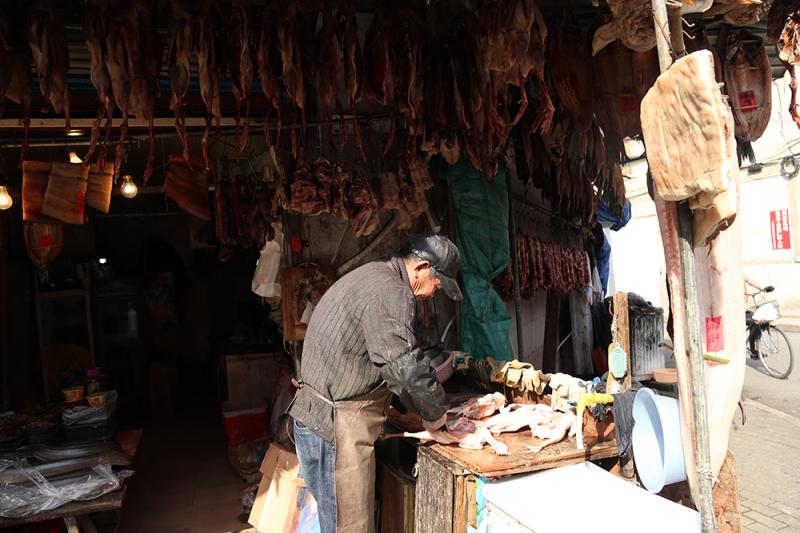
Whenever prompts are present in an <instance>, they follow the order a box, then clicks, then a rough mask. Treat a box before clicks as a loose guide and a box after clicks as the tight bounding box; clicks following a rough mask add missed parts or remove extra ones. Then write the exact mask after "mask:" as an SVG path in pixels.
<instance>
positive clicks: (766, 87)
mask: <svg viewBox="0 0 800 533" xmlns="http://www.w3.org/2000/svg"><path fill="white" fill-rule="evenodd" d="M723 72H724V77H725V89H726V91H727V93H728V103H729V104H730V105H731V108H732V109H733V118H734V123H735V133H736V139H737V142H738V144H739V146H738V152H739V160H740V161H741V160H742V159H749V160H750V161H754V160H755V155H754V154H753V149H752V147H751V146H750V141H755V140H756V139H758V138H760V137H761V135H762V134H763V133H764V130H766V129H767V125H768V124H769V118H770V114H771V113H772V83H771V82H772V69H771V68H770V65H769V57H767V50H766V48H765V47H764V41H763V40H762V39H761V38H759V37H756V36H755V35H753V34H751V33H749V32H748V31H746V30H741V31H738V32H736V34H735V35H734V36H733V37H731V38H730V39H729V40H728V47H727V49H726V51H725V60H724V63H723Z"/></svg>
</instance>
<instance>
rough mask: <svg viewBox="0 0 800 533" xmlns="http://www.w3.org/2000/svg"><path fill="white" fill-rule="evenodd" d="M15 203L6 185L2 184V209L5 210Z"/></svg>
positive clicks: (0, 201) (0, 195)
mask: <svg viewBox="0 0 800 533" xmlns="http://www.w3.org/2000/svg"><path fill="white" fill-rule="evenodd" d="M13 203H14V200H13V199H12V198H11V195H10V194H8V190H7V189H6V186H5V185H0V211H5V210H6V209H8V208H9V207H11V205H12V204H13Z"/></svg>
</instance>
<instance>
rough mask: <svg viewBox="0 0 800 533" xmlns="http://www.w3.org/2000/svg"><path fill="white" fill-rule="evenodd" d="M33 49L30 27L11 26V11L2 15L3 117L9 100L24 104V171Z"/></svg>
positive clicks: (0, 84)
mask: <svg viewBox="0 0 800 533" xmlns="http://www.w3.org/2000/svg"><path fill="white" fill-rule="evenodd" d="M32 61H33V59H32V57H31V47H30V45H29V44H28V28H27V27H26V26H24V25H19V24H17V25H15V24H11V23H10V17H9V16H8V11H6V12H5V13H0V71H2V72H0V116H2V113H3V110H4V106H5V103H6V102H5V100H6V99H8V100H10V101H12V102H14V103H16V104H21V105H22V125H23V134H22V135H23V136H22V149H21V150H20V155H19V160H18V163H17V165H18V166H19V167H20V168H22V163H23V161H24V160H25V157H26V155H27V151H28V131H29V127H30V117H31V99H32V97H33V81H32V78H31V63H32Z"/></svg>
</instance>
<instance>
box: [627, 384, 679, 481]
mask: <svg viewBox="0 0 800 533" xmlns="http://www.w3.org/2000/svg"><path fill="white" fill-rule="evenodd" d="M633 420H634V426H633V436H632V445H633V455H634V458H635V461H636V471H637V472H638V473H639V477H640V478H641V480H642V484H644V486H645V488H646V489H647V490H649V491H650V492H661V489H663V488H664V485H670V484H672V483H678V482H679V481H685V480H686V465H685V464H684V460H683V445H682V443H681V422H680V411H679V409H678V400H676V399H675V398H669V397H666V396H659V395H657V394H655V393H654V392H653V391H652V390H650V389H641V390H640V391H639V392H637V393H636V399H634V401H633Z"/></svg>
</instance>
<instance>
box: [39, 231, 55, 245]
mask: <svg viewBox="0 0 800 533" xmlns="http://www.w3.org/2000/svg"><path fill="white" fill-rule="evenodd" d="M55 242H56V240H55V239H54V238H53V236H52V235H50V234H49V233H45V234H44V235H42V236H41V237H39V246H40V247H41V248H45V247H47V246H53V245H54V244H55Z"/></svg>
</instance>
